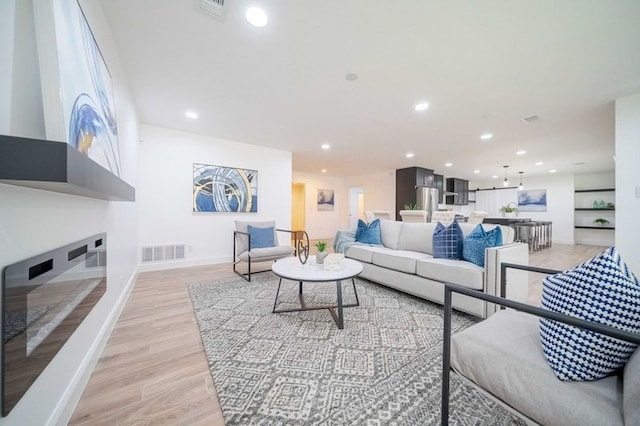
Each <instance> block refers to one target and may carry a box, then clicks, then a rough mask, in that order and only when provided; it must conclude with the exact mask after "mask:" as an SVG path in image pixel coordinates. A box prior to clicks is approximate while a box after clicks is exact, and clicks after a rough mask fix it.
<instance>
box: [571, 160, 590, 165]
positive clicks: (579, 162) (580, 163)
mask: <svg viewBox="0 0 640 426" xmlns="http://www.w3.org/2000/svg"><path fill="white" fill-rule="evenodd" d="M585 164H587V163H585V162H584V161H578V162H577V163H573V165H574V166H584V165H585Z"/></svg>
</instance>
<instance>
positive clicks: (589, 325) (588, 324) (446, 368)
mask: <svg viewBox="0 0 640 426" xmlns="http://www.w3.org/2000/svg"><path fill="white" fill-rule="evenodd" d="M507 268H511V269H519V270H523V271H528V272H536V273H543V274H556V273H559V272H562V271H556V270H551V269H545V268H537V267H533V266H526V265H516V264H510V263H502V264H501V265H500V269H501V276H500V296H495V295H491V294H486V293H482V292H479V291H477V290H473V289H470V288H467V287H463V286H460V285H457V284H451V283H445V293H444V330H443V353H442V404H441V424H442V425H448V424H449V385H450V373H451V355H452V354H451V338H452V335H451V331H452V320H451V314H452V304H451V302H452V297H453V293H458V295H465V296H469V297H473V298H478V299H482V300H484V301H486V302H487V303H494V304H496V305H499V306H500V309H505V308H510V309H513V310H516V311H519V312H522V313H526V314H531V315H534V316H537V317H541V318H547V319H551V320H555V321H558V322H561V323H564V324H568V325H572V326H575V327H579V328H583V329H587V330H590V331H594V332H596V333H600V334H603V335H606V336H609V337H613V338H616V339H620V340H623V341H626V342H631V343H634V344H640V334H636V333H631V332H628V331H624V330H621V329H618V328H614V327H610V326H607V325H604V324H600V323H597V322H592V321H587V320H584V319H581V318H577V317H572V316H570V315H565V314H560V313H557V312H553V311H550V310H547V309H543V308H540V307H537V306H532V305H528V304H525V303H521V302H516V301H514V300H509V299H507V298H505V295H506V287H507V273H506V271H507ZM485 321H488V320H485ZM511 326H513V325H511ZM471 327H473V326H471ZM463 377H464V376H463ZM467 380H469V381H471V382H472V383H474V382H473V381H472V380H471V379H467ZM475 385H476V386H478V387H480V386H479V385H477V384H475ZM487 392H488V391H487ZM488 394H489V395H491V396H492V397H493V398H495V399H497V400H498V401H500V402H501V403H503V404H505V405H507V406H509V404H507V403H506V402H505V401H502V400H501V399H500V398H499V397H497V396H495V395H493V394H491V392H488ZM510 408H511V409H513V410H515V411H516V412H518V410H517V408H516V407H510ZM520 414H521V413H520ZM525 417H526V416H525ZM528 420H529V421H530V420H531V419H528ZM533 421H535V419H534V420H533Z"/></svg>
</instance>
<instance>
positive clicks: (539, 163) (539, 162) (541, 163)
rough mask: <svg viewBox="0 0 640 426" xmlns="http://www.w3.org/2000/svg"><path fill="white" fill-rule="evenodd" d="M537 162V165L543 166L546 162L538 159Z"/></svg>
mask: <svg viewBox="0 0 640 426" xmlns="http://www.w3.org/2000/svg"><path fill="white" fill-rule="evenodd" d="M535 164H536V166H542V165H543V164H544V163H543V162H542V161H538V162H536V163H535Z"/></svg>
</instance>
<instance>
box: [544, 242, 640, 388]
mask: <svg viewBox="0 0 640 426" xmlns="http://www.w3.org/2000/svg"><path fill="white" fill-rule="evenodd" d="M541 306H542V307H543V308H545V309H548V310H550V311H554V312H559V313H562V314H566V315H571V316H573V317H577V318H582V319H586V320H589V321H593V322H599V323H602V324H605V325H608V326H611V327H615V328H619V329H621V330H626V331H630V332H633V333H640V282H638V279H637V278H636V277H635V276H634V275H633V273H632V272H631V270H630V269H629V268H628V267H627V265H626V264H625V263H624V262H623V261H622V258H621V257H620V255H619V254H618V252H617V251H616V249H615V248H614V247H610V248H609V249H607V250H605V251H604V252H603V253H601V254H599V255H597V256H596V257H594V258H593V259H591V260H589V261H587V262H585V263H583V264H581V265H579V266H577V267H575V268H573V269H571V270H569V271H566V272H563V273H561V274H555V275H549V276H548V277H546V278H545V279H544V281H543V284H542V302H541ZM540 340H541V341H542V349H543V352H544V356H545V358H546V359H547V362H548V363H549V365H550V366H551V369H552V370H553V372H554V373H555V374H556V376H557V377H558V378H559V379H560V380H597V379H601V378H603V377H606V376H608V375H609V374H611V373H613V372H614V371H616V370H617V369H619V368H620V367H622V366H623V365H624V364H625V363H626V362H627V360H628V359H629V357H631V355H632V354H633V352H634V351H635V350H636V348H637V345H634V344H633V343H629V342H624V341H621V340H617V339H614V338H613V337H608V336H605V335H602V334H599V333H596V332H593V331H590V330H585V329H580V328H576V327H572V326H569V325H567V324H562V323H559V322H556V321H553V320H549V319H541V320H540Z"/></svg>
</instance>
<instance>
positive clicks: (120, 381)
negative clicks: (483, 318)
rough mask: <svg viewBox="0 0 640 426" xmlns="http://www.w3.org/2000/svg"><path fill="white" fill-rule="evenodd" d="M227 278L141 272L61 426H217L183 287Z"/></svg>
mask: <svg viewBox="0 0 640 426" xmlns="http://www.w3.org/2000/svg"><path fill="white" fill-rule="evenodd" d="M603 249H604V247H598V246H583V245H575V246H568V245H554V246H553V247H552V248H550V249H547V250H543V251H540V252H537V253H532V254H531V257H530V262H529V263H530V264H531V265H534V266H540V267H546V268H551V269H561V270H564V269H568V268H571V267H572V266H574V265H576V264H578V263H580V262H583V261H585V260H587V259H589V258H591V257H592V256H593V255H595V254H597V253H599V252H600V251H602V250H603ZM532 275H533V274H532ZM235 276H236V275H235V274H233V272H232V270H231V265H230V264H223V265H213V266H203V267H192V268H183V269H172V270H168V271H156V272H145V273H141V274H140V275H139V276H138V279H137V281H136V284H135V286H134V288H133V290H132V292H131V296H130V297H129V300H128V301H127V303H126V306H125V307H124V310H123V312H122V315H121V316H120V318H119V319H118V322H117V324H116V326H115V328H114V330H113V333H112V334H111V336H110V338H109V341H108V342H107V345H106V347H105V349H104V351H103V353H102V355H101V357H100V360H99V361H98V364H97V366H96V369H95V371H94V372H93V374H92V376H91V379H90V380H89V383H88V385H87V387H86V389H85V390H84V393H83V394H82V397H81V399H80V402H79V404H78V406H77V407H76V409H75V412H74V414H73V417H72V419H71V421H70V423H69V424H71V425H100V424H108V425H159V424H171V425H208V426H215V425H224V418H223V416H222V411H221V409H220V405H219V403H218V398H217V395H216V391H215V388H214V386H213V381H212V379H211V375H210V373H209V367H208V364H207V360H206V357H205V353H204V348H203V346H202V341H201V340H200V333H199V330H198V326H197V324H196V319H195V316H194V313H193V309H192V307H191V299H190V298H189V292H188V289H187V287H188V285H189V284H191V283H196V282H211V281H215V280H220V279H226V278H232V277H235ZM540 282H541V277H530V300H531V301H533V302H535V301H537V300H539V297H540V291H541V290H540Z"/></svg>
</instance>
